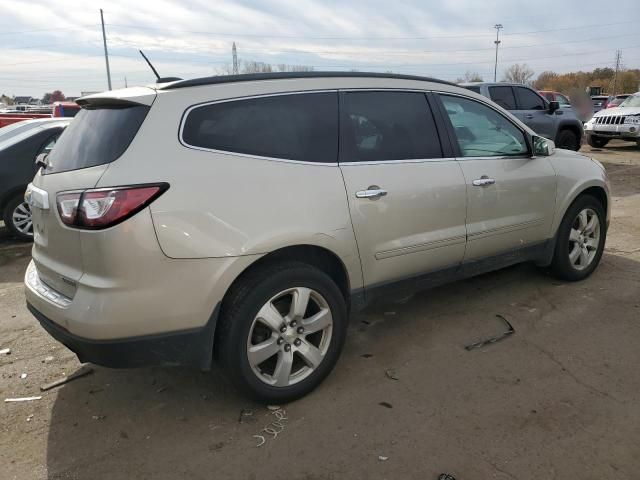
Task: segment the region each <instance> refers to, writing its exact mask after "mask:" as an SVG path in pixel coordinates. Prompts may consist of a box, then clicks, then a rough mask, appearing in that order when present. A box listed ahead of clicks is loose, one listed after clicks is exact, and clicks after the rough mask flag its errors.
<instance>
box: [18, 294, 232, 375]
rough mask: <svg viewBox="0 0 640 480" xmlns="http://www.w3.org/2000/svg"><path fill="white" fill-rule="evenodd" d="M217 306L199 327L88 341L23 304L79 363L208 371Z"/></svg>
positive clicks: (28, 305) (211, 354)
mask: <svg viewBox="0 0 640 480" xmlns="http://www.w3.org/2000/svg"><path fill="white" fill-rule="evenodd" d="M219 307H220V304H218V305H216V308H215V309H214V311H213V314H212V315H211V318H210V319H209V322H207V324H206V325H205V326H204V327H202V328H197V329H191V330H184V331H178V332H169V333H164V334H156V335H148V336H141V337H132V338H120V339H113V340H92V339H88V338H83V337H79V336H77V335H74V334H73V333H71V332H69V331H68V330H66V329H65V328H63V327H61V326H60V325H58V324H57V323H55V322H54V321H52V320H50V319H49V318H47V317H46V316H45V315H44V314H42V313H41V312H40V311H38V310H37V309H36V308H35V307H34V306H33V305H31V304H30V303H28V302H27V308H28V309H29V311H30V312H31V313H32V314H33V316H35V317H36V319H37V320H38V321H39V322H40V324H41V325H42V327H43V328H44V329H45V330H46V331H47V332H48V333H49V334H50V335H51V336H52V337H53V338H55V339H56V340H58V341H59V342H60V343H62V344H63V345H65V346H66V347H67V348H68V349H69V350H71V351H72V352H74V353H75V354H76V355H77V356H78V359H79V360H80V361H81V362H91V363H95V364H96V365H102V366H105V367H111V368H129V367H144V366H151V365H181V366H187V367H193V368H199V369H201V370H208V369H209V368H210V367H211V361H212V358H213V335H214V331H215V325H216V321H217V318H218V311H219Z"/></svg>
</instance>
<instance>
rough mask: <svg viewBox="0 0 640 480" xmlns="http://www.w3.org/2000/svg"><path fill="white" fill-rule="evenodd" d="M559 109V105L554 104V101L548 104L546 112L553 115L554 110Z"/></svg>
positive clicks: (557, 103)
mask: <svg viewBox="0 0 640 480" xmlns="http://www.w3.org/2000/svg"><path fill="white" fill-rule="evenodd" d="M559 108H560V103H559V102H556V101H555V100H552V101H551V102H549V108H548V109H547V111H548V112H549V113H553V112H555V111H556V110H558V109H559Z"/></svg>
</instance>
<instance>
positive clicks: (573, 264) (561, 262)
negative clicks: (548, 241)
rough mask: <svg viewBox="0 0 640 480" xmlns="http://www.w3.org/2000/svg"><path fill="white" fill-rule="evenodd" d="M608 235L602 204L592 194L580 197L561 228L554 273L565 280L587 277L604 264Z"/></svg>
mask: <svg viewBox="0 0 640 480" xmlns="http://www.w3.org/2000/svg"><path fill="white" fill-rule="evenodd" d="M606 236H607V224H606V215H605V211H604V207H603V206H602V204H601V203H600V201H599V200H598V199H596V198H595V197H592V196H591V195H582V196H580V197H578V198H577V199H576V200H575V201H574V202H573V204H572V205H571V206H570V207H569V209H568V210H567V213H566V214H565V216H564V218H563V219H562V223H561V224H560V227H559V228H558V236H557V239H556V247H555V252H554V255H553V261H552V262H551V270H552V271H553V273H554V274H555V275H556V276H557V277H559V278H562V279H563V280H569V281H572V282H575V281H578V280H583V279H585V278H587V277H588V276H589V275H591V274H592V273H593V271H594V270H595V269H596V267H597V266H598V263H599V262H600V258H601V257H602V252H603V251H604V243H605V240H606Z"/></svg>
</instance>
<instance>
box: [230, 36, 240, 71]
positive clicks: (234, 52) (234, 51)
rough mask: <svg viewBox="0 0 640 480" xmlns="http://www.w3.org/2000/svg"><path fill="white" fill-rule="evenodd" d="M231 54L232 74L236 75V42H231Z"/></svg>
mask: <svg viewBox="0 0 640 480" xmlns="http://www.w3.org/2000/svg"><path fill="white" fill-rule="evenodd" d="M231 55H232V56H233V74H234V75H238V51H237V50H236V42H233V47H232V48H231Z"/></svg>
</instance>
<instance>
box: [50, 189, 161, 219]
mask: <svg viewBox="0 0 640 480" xmlns="http://www.w3.org/2000/svg"><path fill="white" fill-rule="evenodd" d="M168 188H169V184H168V183H159V184H152V185H136V186H130V187H113V188H98V189H93V190H85V191H83V192H62V193H59V194H58V195H57V197H56V203H57V205H58V213H59V214H60V219H61V220H62V222H63V223H64V224H65V225H68V226H70V227H77V228H85V229H96V230H97V229H101V228H107V227H112V226H113V225H116V224H118V223H120V222H123V221H124V220H126V219H127V218H129V217H131V216H133V215H135V214H136V213H138V212H139V211H140V210H142V209H143V208H145V207H146V206H148V205H149V204H150V203H151V202H153V201H154V200H155V199H156V198H158V197H159V196H160V195H162V193H164V191H165V190H167V189H168Z"/></svg>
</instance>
